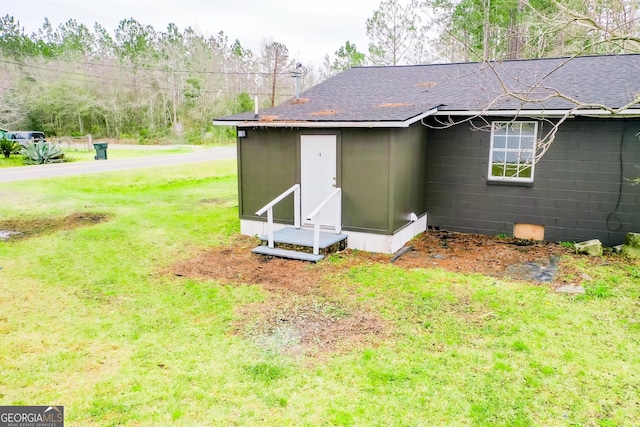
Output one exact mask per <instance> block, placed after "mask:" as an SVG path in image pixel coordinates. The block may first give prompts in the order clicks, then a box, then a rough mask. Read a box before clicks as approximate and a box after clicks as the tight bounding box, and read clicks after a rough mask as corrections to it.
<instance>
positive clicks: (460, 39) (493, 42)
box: [324, 0, 640, 75]
mask: <svg viewBox="0 0 640 427" xmlns="http://www.w3.org/2000/svg"><path fill="white" fill-rule="evenodd" d="M366 31H367V37H368V39H369V44H368V49H367V51H366V52H363V51H359V50H358V49H357V47H356V46H355V45H353V44H351V43H349V42H347V43H346V44H345V45H344V46H342V47H341V48H340V49H338V50H337V51H336V52H335V53H334V55H333V57H330V56H329V55H327V56H326V57H325V61H324V70H325V72H326V75H332V74H335V73H337V72H340V71H342V70H344V69H345V68H348V67H350V66H354V65H366V64H370V65H401V64H424V63H431V62H469V61H499V60H505V59H533V58H543V57H560V56H579V55H603V54H617V53H636V52H640V2H639V1H638V0H422V1H420V0H406V1H401V0H383V1H382V3H380V6H379V7H378V9H377V10H375V11H374V12H373V15H372V16H371V18H369V19H368V20H367V21H366Z"/></svg>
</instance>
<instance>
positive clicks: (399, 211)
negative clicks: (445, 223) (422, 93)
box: [389, 123, 427, 232]
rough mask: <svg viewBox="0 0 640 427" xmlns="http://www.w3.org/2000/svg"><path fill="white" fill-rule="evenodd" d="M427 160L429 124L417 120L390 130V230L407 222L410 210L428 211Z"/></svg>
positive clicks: (420, 212)
mask: <svg viewBox="0 0 640 427" xmlns="http://www.w3.org/2000/svg"><path fill="white" fill-rule="evenodd" d="M426 161H427V128H425V127H424V126H422V124H420V123H418V124H415V125H413V126H411V127H409V128H408V129H394V130H392V131H391V141H390V153H389V192H390V197H389V199H390V201H391V205H390V210H389V212H390V217H389V222H390V224H391V231H393V232H395V231H398V230H399V229H400V228H402V227H404V226H405V225H407V223H408V218H409V214H411V213H412V212H413V213H415V214H416V215H418V216H421V215H423V214H424V213H425V212H426V192H425V191H424V182H425V170H426Z"/></svg>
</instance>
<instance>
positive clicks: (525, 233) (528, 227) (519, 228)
mask: <svg viewBox="0 0 640 427" xmlns="http://www.w3.org/2000/svg"><path fill="white" fill-rule="evenodd" d="M513 237H515V238H516V239H529V240H544V225H537V224H513Z"/></svg>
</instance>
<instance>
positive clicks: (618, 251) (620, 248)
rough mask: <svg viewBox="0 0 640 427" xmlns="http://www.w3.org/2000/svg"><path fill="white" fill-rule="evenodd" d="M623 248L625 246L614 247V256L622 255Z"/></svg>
mask: <svg viewBox="0 0 640 427" xmlns="http://www.w3.org/2000/svg"><path fill="white" fill-rule="evenodd" d="M623 246H624V245H616V246H614V247H613V253H614V254H620V253H622V247H623Z"/></svg>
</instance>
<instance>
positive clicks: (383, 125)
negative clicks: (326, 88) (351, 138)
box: [213, 108, 438, 128]
mask: <svg viewBox="0 0 640 427" xmlns="http://www.w3.org/2000/svg"><path fill="white" fill-rule="evenodd" d="M437 111H438V109H437V108H432V109H431V110H429V111H427V112H425V113H422V114H419V115H417V116H414V117H411V118H410V119H407V120H405V121H402V122H399V121H393V122H390V121H382V122H349V121H347V122H326V121H325V122H302V121H300V122H286V121H283V122H277V121H273V122H261V121H259V120H256V121H250V120H242V121H228V122H227V121H223V120H214V121H213V125H214V126H238V127H243V128H244V127H257V128H260V127H263V128H408V127H409V126H411V125H412V124H414V123H415V122H417V121H419V120H422V119H424V118H425V117H427V116H430V115H432V114H435V113H436V112H437Z"/></svg>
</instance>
